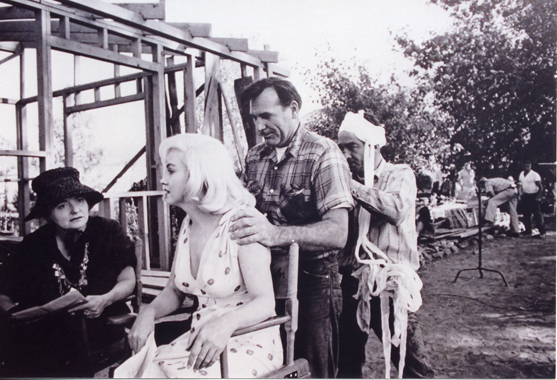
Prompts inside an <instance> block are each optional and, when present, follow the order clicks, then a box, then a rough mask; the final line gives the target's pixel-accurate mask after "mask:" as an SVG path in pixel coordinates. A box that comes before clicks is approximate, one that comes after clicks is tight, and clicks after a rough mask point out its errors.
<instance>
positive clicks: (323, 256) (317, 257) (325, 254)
mask: <svg viewBox="0 0 557 380" xmlns="http://www.w3.org/2000/svg"><path fill="white" fill-rule="evenodd" d="M332 254H333V252H332V251H327V252H323V253H319V254H317V255H300V261H315V260H322V259H326V258H328V257H329V256H331V255H332Z"/></svg>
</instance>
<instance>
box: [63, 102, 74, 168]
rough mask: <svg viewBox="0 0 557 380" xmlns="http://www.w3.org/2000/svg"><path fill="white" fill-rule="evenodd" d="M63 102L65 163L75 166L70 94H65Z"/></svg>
mask: <svg viewBox="0 0 557 380" xmlns="http://www.w3.org/2000/svg"><path fill="white" fill-rule="evenodd" d="M62 103H63V107H64V112H63V118H64V119H63V123H64V165H65V166H69V167H73V133H72V128H71V126H69V125H68V115H69V114H68V105H67V103H68V96H64V98H63V100H62Z"/></svg>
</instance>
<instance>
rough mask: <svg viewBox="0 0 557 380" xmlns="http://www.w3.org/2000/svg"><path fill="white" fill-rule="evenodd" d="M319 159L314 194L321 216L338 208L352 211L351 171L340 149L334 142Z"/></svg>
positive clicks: (314, 181)
mask: <svg viewBox="0 0 557 380" xmlns="http://www.w3.org/2000/svg"><path fill="white" fill-rule="evenodd" d="M328 145H329V146H328V147H327V149H325V150H324V152H323V154H322V155H321V157H320V158H319V161H318V165H317V166H316V167H315V170H314V173H313V177H314V179H313V185H314V189H313V191H314V194H315V197H316V204H317V210H318V212H319V215H320V216H323V214H325V213H326V212H327V211H329V210H331V209H333V208H334V209H337V208H346V209H348V210H351V209H352V208H353V207H354V200H353V199H352V195H351V193H350V169H349V168H348V163H347V162H346V160H345V158H344V157H343V156H342V152H341V151H340V149H339V148H338V147H337V146H336V144H334V143H333V142H332V141H331V142H330V143H329V144H328Z"/></svg>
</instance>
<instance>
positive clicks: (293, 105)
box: [290, 100, 300, 119]
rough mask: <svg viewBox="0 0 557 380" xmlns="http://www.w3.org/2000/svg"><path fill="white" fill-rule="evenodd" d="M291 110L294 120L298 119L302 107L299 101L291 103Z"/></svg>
mask: <svg viewBox="0 0 557 380" xmlns="http://www.w3.org/2000/svg"><path fill="white" fill-rule="evenodd" d="M290 110H291V111H292V119H298V118H299V116H300V115H299V114H300V105H299V104H298V102H297V101H295V100H293V101H291V102H290Z"/></svg>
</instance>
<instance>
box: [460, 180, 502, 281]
mask: <svg viewBox="0 0 557 380" xmlns="http://www.w3.org/2000/svg"><path fill="white" fill-rule="evenodd" d="M476 194H477V195H478V216H479V220H478V266H477V267H476V268H466V269H461V270H459V271H458V273H457V274H456V277H455V279H454V281H453V282H456V280H458V276H460V273H462V272H466V271H471V270H477V271H479V272H480V278H483V277H484V274H483V271H486V272H494V273H499V274H500V275H501V278H502V279H503V282H504V283H505V286H506V287H507V288H508V287H509V284H508V283H507V280H506V279H505V276H504V275H503V273H501V272H500V271H498V270H495V269H488V268H484V267H482V219H483V218H482V195H481V191H480V189H479V188H478V187H476Z"/></svg>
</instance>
